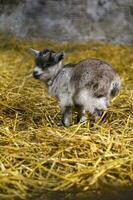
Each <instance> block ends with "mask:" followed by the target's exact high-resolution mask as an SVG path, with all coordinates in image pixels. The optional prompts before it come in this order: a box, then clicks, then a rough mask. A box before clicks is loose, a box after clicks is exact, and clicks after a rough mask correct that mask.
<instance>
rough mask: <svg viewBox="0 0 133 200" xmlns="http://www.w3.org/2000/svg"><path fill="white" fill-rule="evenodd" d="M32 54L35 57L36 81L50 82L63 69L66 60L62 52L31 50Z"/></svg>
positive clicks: (34, 73) (34, 72)
mask: <svg viewBox="0 0 133 200" xmlns="http://www.w3.org/2000/svg"><path fill="white" fill-rule="evenodd" d="M30 52H31V53H32V54H33V55H34V57H35V68H34V71H33V77H34V78H36V79H40V80H42V81H49V80H50V79H51V78H52V77H53V76H55V75H56V74H57V73H58V71H59V70H60V68H61V67H62V60H63V58H64V53H63V52H62V51H61V52H54V51H52V50H48V49H44V50H43V51H37V50H35V49H32V48H31V49H30Z"/></svg>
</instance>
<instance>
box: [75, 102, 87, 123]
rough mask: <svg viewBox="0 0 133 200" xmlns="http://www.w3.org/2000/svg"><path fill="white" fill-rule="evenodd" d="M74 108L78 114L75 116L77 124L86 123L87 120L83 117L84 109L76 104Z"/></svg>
mask: <svg viewBox="0 0 133 200" xmlns="http://www.w3.org/2000/svg"><path fill="white" fill-rule="evenodd" d="M75 108H76V110H77V112H78V114H77V123H82V122H86V121H87V120H88V119H87V117H86V116H85V115H84V114H85V110H84V107H83V106H82V105H79V104H76V105H75Z"/></svg>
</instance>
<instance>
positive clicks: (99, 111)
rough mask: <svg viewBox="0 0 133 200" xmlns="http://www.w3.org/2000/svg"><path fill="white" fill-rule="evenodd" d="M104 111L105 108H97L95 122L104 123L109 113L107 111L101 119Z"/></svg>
mask: <svg viewBox="0 0 133 200" xmlns="http://www.w3.org/2000/svg"><path fill="white" fill-rule="evenodd" d="M103 113H104V110H99V109H97V108H96V109H95V112H94V116H95V122H98V121H99V124H100V125H101V124H103V123H104V122H105V121H106V119H107V118H108V114H107V113H106V114H105V115H104V116H103V118H102V119H100V118H101V117H102V115H103Z"/></svg>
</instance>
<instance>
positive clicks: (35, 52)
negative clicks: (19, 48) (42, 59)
mask: <svg viewBox="0 0 133 200" xmlns="http://www.w3.org/2000/svg"><path fill="white" fill-rule="evenodd" d="M29 51H30V52H31V53H32V55H33V56H35V57H37V56H38V54H39V51H37V50H35V49H32V48H30V49H29Z"/></svg>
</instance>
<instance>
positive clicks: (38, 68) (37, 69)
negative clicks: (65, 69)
mask: <svg viewBox="0 0 133 200" xmlns="http://www.w3.org/2000/svg"><path fill="white" fill-rule="evenodd" d="M34 72H37V75H41V74H42V73H43V71H42V69H41V68H40V67H37V66H36V67H35V69H34Z"/></svg>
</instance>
